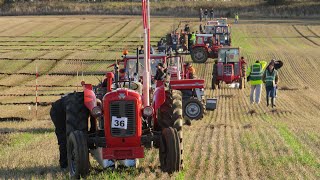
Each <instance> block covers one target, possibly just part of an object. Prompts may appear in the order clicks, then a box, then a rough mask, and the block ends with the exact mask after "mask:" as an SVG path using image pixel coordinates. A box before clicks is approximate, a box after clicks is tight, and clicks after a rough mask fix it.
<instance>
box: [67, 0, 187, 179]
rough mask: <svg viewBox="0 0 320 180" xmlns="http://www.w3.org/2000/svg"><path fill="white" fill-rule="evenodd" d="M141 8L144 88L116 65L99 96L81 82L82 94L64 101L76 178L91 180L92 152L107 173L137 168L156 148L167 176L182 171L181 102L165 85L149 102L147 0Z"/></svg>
mask: <svg viewBox="0 0 320 180" xmlns="http://www.w3.org/2000/svg"><path fill="white" fill-rule="evenodd" d="M142 4H143V8H142V9H143V22H144V32H145V37H144V40H145V42H144V45H145V47H147V48H146V49H145V54H144V59H143V64H144V65H143V66H141V70H142V74H143V83H140V82H137V81H136V82H135V81H131V80H130V78H128V79H124V78H120V77H119V71H118V67H117V65H116V66H115V70H114V73H113V72H108V73H106V78H105V80H104V82H103V83H101V85H100V86H99V87H98V88H96V90H94V89H93V86H92V85H91V84H86V83H85V82H82V83H81V84H82V86H83V92H75V93H71V94H69V95H68V96H67V97H65V98H66V100H65V104H66V109H64V111H65V118H66V134H67V156H68V164H69V170H70V175H71V178H80V177H85V176H86V175H87V174H88V172H89V152H90V153H91V154H92V156H93V157H94V158H95V159H96V160H97V162H98V163H99V164H100V165H101V166H102V167H104V168H105V167H116V166H117V163H121V164H123V165H125V166H130V167H136V166H137V165H138V159H139V158H143V157H144V150H145V148H150V147H155V148H159V160H160V168H161V170H162V171H164V172H168V173H173V172H175V171H179V170H180V169H181V168H182V163H183V160H182V152H183V150H182V109H181V106H182V102H181V101H182V96H181V93H180V92H179V91H177V90H174V89H173V88H171V84H170V81H165V82H164V83H163V85H161V86H159V87H157V88H156V89H155V91H154V93H153V95H152V97H150V93H149V89H150V82H151V81H150V77H151V74H150V61H149V60H150V52H148V50H149V49H150V48H149V47H150V38H149V37H150V33H149V32H150V31H149V29H150V28H149V23H148V22H150V21H149V20H148V19H149V17H148V13H147V9H148V4H149V3H148V1H146V0H143V2H142ZM95 92H99V93H97V94H99V96H98V98H97V94H96V93H95Z"/></svg>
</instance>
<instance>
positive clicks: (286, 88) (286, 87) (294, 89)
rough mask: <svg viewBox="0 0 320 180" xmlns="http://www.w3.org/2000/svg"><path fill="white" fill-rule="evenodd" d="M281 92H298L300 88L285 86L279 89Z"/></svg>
mask: <svg viewBox="0 0 320 180" xmlns="http://www.w3.org/2000/svg"><path fill="white" fill-rule="evenodd" d="M279 90H282V91H297V90H299V88H295V87H288V86H283V87H279Z"/></svg>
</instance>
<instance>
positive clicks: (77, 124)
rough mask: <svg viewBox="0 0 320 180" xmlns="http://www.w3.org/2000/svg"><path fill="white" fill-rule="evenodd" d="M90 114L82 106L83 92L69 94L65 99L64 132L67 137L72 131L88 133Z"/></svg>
mask: <svg viewBox="0 0 320 180" xmlns="http://www.w3.org/2000/svg"><path fill="white" fill-rule="evenodd" d="M89 115H90V112H89V110H88V109H87V108H86V107H85V105H84V95H83V92H77V93H72V94H69V95H68V96H67V97H66V132H67V137H68V135H69V134H70V132H72V131H76V130H79V131H83V132H87V131H88V118H89Z"/></svg>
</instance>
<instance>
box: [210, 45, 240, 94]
mask: <svg viewBox="0 0 320 180" xmlns="http://www.w3.org/2000/svg"><path fill="white" fill-rule="evenodd" d="M240 57H241V56H240V49H239V48H231V47H223V48H220V49H219V51H218V59H217V60H216V61H215V64H214V66H213V72H212V89H216V88H220V85H221V83H222V82H225V83H226V84H231V83H234V82H238V83H239V89H243V88H245V76H246V71H245V67H246V64H245V62H242V61H241V59H240Z"/></svg>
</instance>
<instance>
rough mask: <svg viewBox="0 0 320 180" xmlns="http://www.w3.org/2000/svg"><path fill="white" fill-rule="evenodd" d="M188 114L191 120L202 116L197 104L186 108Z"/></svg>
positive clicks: (191, 104) (190, 104)
mask: <svg viewBox="0 0 320 180" xmlns="http://www.w3.org/2000/svg"><path fill="white" fill-rule="evenodd" d="M186 114H187V115H188V116H189V117H191V118H195V117H197V116H199V114H200V107H199V105H198V104H197V103H193V102H191V103H189V104H188V105H187V106H186Z"/></svg>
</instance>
